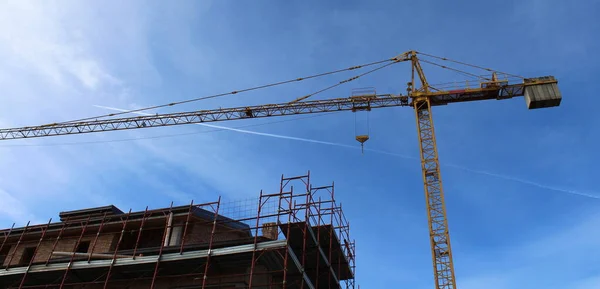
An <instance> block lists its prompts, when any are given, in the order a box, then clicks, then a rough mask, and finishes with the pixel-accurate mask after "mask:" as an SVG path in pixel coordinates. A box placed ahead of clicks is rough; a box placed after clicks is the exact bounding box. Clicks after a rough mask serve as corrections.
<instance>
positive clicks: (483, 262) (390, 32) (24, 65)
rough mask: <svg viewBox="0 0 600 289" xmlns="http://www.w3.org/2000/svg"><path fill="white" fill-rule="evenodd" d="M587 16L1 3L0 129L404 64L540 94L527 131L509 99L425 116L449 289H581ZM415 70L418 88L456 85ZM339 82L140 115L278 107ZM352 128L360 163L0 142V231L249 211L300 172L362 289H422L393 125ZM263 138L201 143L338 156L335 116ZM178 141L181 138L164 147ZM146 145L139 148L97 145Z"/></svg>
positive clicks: (211, 136) (185, 143) (401, 135)
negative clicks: (344, 224) (72, 219)
mask: <svg viewBox="0 0 600 289" xmlns="http://www.w3.org/2000/svg"><path fill="white" fill-rule="evenodd" d="M599 9H600V5H599V3H598V1H592V0H590V1H578V2H577V4H574V3H573V4H568V3H567V2H565V1H554V0H551V1H541V0H534V1H531V0H524V1H506V2H503V3H502V4H495V5H483V4H481V2H480V1H461V2H460V3H449V2H448V3H446V2H442V1H413V2H409V3H402V2H399V1H373V0H372V1H368V2H366V1H328V2H326V3H325V2H324V1H262V0H261V1H235V2H234V1H221V0H220V1H195V2H192V1H178V2H177V5H166V4H163V3H159V2H158V1H151V2H150V3H143V2H141V1H127V2H126V3H119V2H118V1H103V2H102V4H100V3H91V2H88V3H85V4H83V3H81V2H77V1H61V2H60V5H55V6H53V5H51V3H50V2H44V3H39V2H37V3H36V4H32V3H31V2H29V1H5V2H3V3H1V4H0V56H1V58H2V59H3V60H2V62H0V87H2V94H1V96H0V97H2V106H0V126H1V127H14V126H24V125H35V124H42V123H49V122H54V121H57V120H68V119H74V118H80V117H86V116H90V115H98V114H103V113H106V112H107V110H105V109H101V108H98V107H94V105H103V106H111V107H117V108H128V109H129V108H136V107H142V106H149V105H155V104H162V103H166V102H172V101H176V100H183V99H188V98H193V97H199V96H203V95H209V94H214V93H220V92H224V91H230V90H234V89H241V88H246V87H249V86H255V85H259V84H265V83H270V82H274V81H280V80H286V79H289V78H296V77H299V76H304V75H310V74H314V73H318V72H324V71H330V70H334V69H338V68H345V67H349V66H352V65H356V64H361V63H365V62H370V61H375V60H380V59H384V58H389V57H392V56H395V55H396V54H398V53H401V52H404V51H406V50H410V49H415V50H419V51H423V52H427V53H430V54H434V55H439V56H445V57H448V58H452V59H457V60H461V61H464V62H467V63H473V64H477V65H481V66H486V67H492V68H494V69H497V70H500V71H506V72H510V73H514V74H519V75H525V76H543V75H549V74H550V75H554V76H556V77H557V78H558V79H559V82H560V87H561V90H562V93H563V96H564V99H563V103H562V105H561V107H559V108H555V109H548V110H536V111H528V110H527V109H526V108H525V104H524V101H523V99H513V100H507V101H489V102H478V103H468V104H457V105H451V106H447V107H438V108H435V109H434V112H433V113H434V119H435V125H436V132H437V139H438V147H439V152H440V161H441V163H442V166H443V168H442V179H443V181H444V186H445V191H446V199H447V207H448V215H449V221H450V224H449V226H450V229H451V237H452V242H453V248H454V257H455V266H456V274H457V282H458V286H459V288H462V289H470V288H482V287H485V288H490V289H496V288H507V289H518V288H531V287H544V288H573V289H578V288H600V266H599V265H598V264H597V262H595V261H596V260H598V258H600V252H598V250H597V249H596V248H597V244H598V243H599V242H600V230H599V229H598V228H600V213H598V212H599V209H600V200H599V199H597V198H600V189H598V188H597V184H596V179H595V178H596V177H597V176H596V171H597V169H596V167H595V165H596V163H598V162H599V161H600V157H599V156H598V154H597V152H596V150H595V149H594V147H595V146H596V145H597V143H598V140H599V138H598V133H597V129H596V127H597V126H598V124H600V117H598V116H597V115H594V112H593V110H592V108H594V105H598V104H600V101H599V100H598V98H597V97H596V95H595V94H596V91H595V87H594V86H592V85H591V82H592V81H595V79H593V77H594V76H595V75H598V73H600V69H599V68H598V64H599V61H598V56H597V53H595V52H596V51H598V49H599V48H600V47H599V42H598V41H597V40H596V39H597V37H595V33H594V31H596V30H597V29H598V28H599V27H600V25H599V22H598V20H597V19H596V15H595V13H594V12H595V11H598V10H599ZM406 67H407V66H403V64H397V65H395V66H394V67H391V68H388V69H385V70H383V71H380V72H377V73H376V74H373V75H372V76H369V77H365V78H361V79H360V80H357V81H355V82H352V83H350V84H348V85H346V86H342V87H340V88H339V89H333V90H330V91H328V92H327V93H324V94H322V95H319V97H320V98H329V97H345V96H347V95H349V94H350V91H351V89H352V88H356V87H365V86H373V87H376V88H377V90H378V92H381V93H400V92H404V90H405V84H406V82H407V81H408V77H409V74H407V73H406ZM425 69H428V70H426V73H427V75H428V76H429V77H430V81H431V79H434V80H433V81H431V82H434V83H436V82H438V83H439V82H447V81H455V80H456V79H454V78H450V79H448V78H444V77H441V76H443V74H441V73H439V72H437V70H436V69H435V68H431V67H430V66H425ZM345 76H346V77H349V76H350V74H346V75H345ZM436 76H438V77H440V78H436ZM341 77H344V76H341ZM453 77H454V76H453ZM339 80H340V77H335V78H325V79H321V80H317V81H307V82H301V83H297V84H293V85H289V86H284V87H278V88H275V89H269V90H261V91H259V92H253V93H247V94H239V95H236V96H229V97H224V98H217V99H212V100H208V101H204V102H198V103H192V104H186V105H182V106H177V107H174V108H170V109H165V110H160V111H159V112H170V111H185V110H194V109H206V108H216V107H228V106H238V105H249V104H261V103H269V102H284V101H288V100H291V99H294V98H296V97H298V96H301V95H305V94H307V93H310V92H313V91H315V90H318V89H320V88H323V87H325V86H328V85H330V84H333V83H335V82H337V81H339ZM362 117H364V116H362ZM369 117H370V119H369V123H370V134H371V140H369V141H368V142H367V144H366V148H367V149H370V150H368V151H366V152H365V154H364V155H361V154H360V150H359V149H358V147H357V148H356V149H351V148H343V147H337V146H331V145H324V144H316V143H307V142H301V141H297V140H286V139H279V138H272V137H266V136H258V135H249V134H242V133H239V132H232V131H218V132H210V130H211V129H209V128H203V127H200V126H186V127H170V128H157V129H151V130H138V131H125V132H113V133H104V134H92V135H79V136H66V137H57V138H43V139H34V140H26V141H22V140H17V141H10V142H9V141H7V142H2V143H0V159H1V160H2V163H3V166H1V167H0V170H1V171H0V198H1V199H2V202H0V226H2V227H9V226H10V225H11V224H12V223H13V222H17V224H20V225H24V224H25V223H26V222H27V220H33V221H35V222H44V221H45V220H47V219H48V218H49V217H56V215H57V213H58V211H63V210H69V209H77V208H82V207H90V206H96V205H105V204H110V203H113V204H116V205H118V206H119V207H121V208H122V209H125V210H126V209H128V208H130V207H132V208H133V209H134V210H143V208H144V207H145V206H146V205H149V206H151V207H163V206H168V204H169V203H170V201H174V202H175V203H176V204H184V203H188V202H189V201H190V200H191V199H194V200H196V201H209V200H210V201H212V200H216V198H217V195H219V194H221V195H223V196H224V197H226V198H228V199H238V198H242V199H243V198H253V197H256V196H257V194H258V192H259V190H260V189H265V190H267V191H272V190H276V189H277V187H278V181H279V177H280V175H281V174H282V173H283V174H286V175H298V174H303V173H305V172H306V171H307V170H309V169H310V170H311V174H312V176H313V180H314V182H315V184H329V183H330V182H331V181H335V182H336V195H337V199H338V200H339V201H341V202H342V203H343V204H344V209H345V212H346V214H347V216H348V218H349V220H350V222H351V226H352V235H353V236H354V238H355V239H356V242H357V256H358V260H357V265H358V268H357V282H358V283H359V284H361V287H362V288H384V287H389V286H390V285H392V284H393V285H394V286H398V285H401V286H402V287H406V288H417V289H418V288H431V286H432V283H433V281H432V279H433V278H432V277H433V276H432V268H431V257H430V252H429V241H428V236H427V234H428V233H427V223H426V220H427V219H426V213H425V203H424V197H423V188H422V185H421V184H422V180H421V175H420V166H419V162H418V160H417V159H416V158H417V157H418V144H417V135H416V128H415V123H414V115H413V111H412V110H411V109H409V108H392V109H382V110H375V111H373V112H372V113H370V115H369ZM359 119H360V116H359ZM279 120H284V119H265V120H254V121H248V122H245V121H240V122H231V123H219V125H225V126H231V127H235V126H243V125H254V124H264V123H267V124H265V125H262V126H256V127H249V128H246V129H248V130H253V131H258V132H263V133H271V134H280V135H286V136H293V137H298V138H308V139H315V140H320V141H327V142H335V143H341V144H346V145H353V146H357V144H356V142H355V141H354V128H355V122H354V115H352V114H351V113H338V114H334V115H324V116H319V117H314V118H308V119H302V120H297V121H286V122H280V123H270V122H273V121H279ZM359 125H361V124H360V123H359ZM185 133H193V134H188V135H181V136H176V137H165V136H166V135H173V134H185ZM148 137H158V138H154V139H141V140H137V141H115V142H105V141H112V140H122V139H127V138H148ZM82 142H102V143H96V144H89V143H88V144H86V143H82ZM72 143H78V144H72ZM595 144H596V145H595ZM376 151H386V152H391V153H395V154H400V155H404V156H408V158H402V157H397V156H390V155H386V154H381V153H378V152H376ZM569 192H575V193H584V194H587V195H590V196H592V197H584V196H581V195H576V194H573V193H569ZM594 196H595V197H597V198H594Z"/></svg>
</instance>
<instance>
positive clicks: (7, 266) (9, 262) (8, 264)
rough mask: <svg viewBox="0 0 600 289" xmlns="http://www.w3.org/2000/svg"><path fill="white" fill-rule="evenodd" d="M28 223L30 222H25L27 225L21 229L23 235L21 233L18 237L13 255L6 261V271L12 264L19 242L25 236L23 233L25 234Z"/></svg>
mask: <svg viewBox="0 0 600 289" xmlns="http://www.w3.org/2000/svg"><path fill="white" fill-rule="evenodd" d="M30 222H31V221H29V222H27V225H26V226H25V228H24V229H23V233H21V236H20V237H19V240H18V241H17V245H15V249H14V250H13V253H12V254H11V255H10V259H8V263H7V264H6V270H8V268H9V267H10V265H11V264H12V260H13V258H14V257H15V254H16V253H17V250H18V249H19V245H21V242H22V241H23V236H25V232H27V229H28V228H29V223H30Z"/></svg>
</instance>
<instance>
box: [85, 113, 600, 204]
mask: <svg viewBox="0 0 600 289" xmlns="http://www.w3.org/2000/svg"><path fill="white" fill-rule="evenodd" d="M94 106H95V107H98V108H103V109H108V110H114V111H120V112H126V111H129V110H126V109H121V108H115V107H108V106H102V105H94ZM132 113H133V114H138V115H153V114H151V113H144V112H132ZM195 124H196V125H201V126H206V127H211V128H217V129H223V130H229V131H235V132H240V133H246V134H253V135H260V136H267V137H272V138H279V139H287V140H295V141H303V142H309V143H316V144H324V145H330V146H337V147H344V148H351V149H360V147H358V146H351V145H347V144H342V143H335V142H327V141H320V140H315V139H308V138H300V137H292V136H286V135H279V134H272V133H264V132H257V131H251V130H245V129H238V128H231V127H226V126H220V125H214V124H208V123H195ZM364 150H365V151H370V152H374V153H379V154H385V155H390V156H395V157H399V158H403V159H411V160H419V158H417V157H412V156H407V155H403V154H397V153H392V152H387V151H382V150H376V149H369V148H365V149H364ZM440 165H441V166H446V167H452V168H455V169H459V170H463V171H467V172H471V173H475V174H480V175H486V176H490V177H495V178H499V179H504V180H508V181H513V182H518V183H522V184H526V185H530V186H534V187H538V188H541V189H547V190H551V191H556V192H561V193H566V194H571V195H576V196H581V197H587V198H592V199H598V200H600V193H595V194H588V193H584V192H580V191H577V190H568V189H563V188H558V187H554V186H549V185H544V184H541V183H537V182H533V181H529V180H524V179H520V178H517V177H512V176H507V175H502V174H497V173H492V172H488V171H483V170H475V169H470V168H467V167H464V166H459V165H455V164H449V163H444V164H443V163H440Z"/></svg>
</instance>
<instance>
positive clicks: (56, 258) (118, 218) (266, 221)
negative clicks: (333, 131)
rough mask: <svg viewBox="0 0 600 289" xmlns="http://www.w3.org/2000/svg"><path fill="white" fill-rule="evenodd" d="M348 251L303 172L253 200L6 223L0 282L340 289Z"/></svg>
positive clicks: (337, 220) (327, 201)
mask: <svg viewBox="0 0 600 289" xmlns="http://www.w3.org/2000/svg"><path fill="white" fill-rule="evenodd" d="M294 185H296V189H295V190H294ZM298 185H299V186H300V187H298ZM354 248H355V247H354V241H353V240H352V239H350V235H349V225H348V222H347V220H346V218H345V217H344V214H343V212H342V210H341V205H340V204H338V203H336V201H335V199H334V187H333V185H331V186H325V187H313V186H312V185H311V184H310V174H307V175H304V176H298V177H292V178H285V177H282V178H281V185H280V191H279V192H277V193H273V194H267V193H263V192H261V193H260V197H259V198H258V200H257V199H254V200H253V201H245V202H231V203H225V202H221V198H219V199H218V200H217V201H215V202H211V203H204V204H194V202H192V203H190V204H188V205H184V206H173V205H172V204H171V205H170V206H168V207H166V208H162V209H152V210H150V209H148V208H147V209H146V210H144V211H139V212H132V211H131V210H129V211H128V212H123V211H121V210H119V209H118V208H117V207H115V206H106V207H99V208H90V209H83V210H77V211H69V212H61V213H60V222H52V220H50V221H48V223H47V224H38V225H30V224H27V225H26V226H25V227H15V226H14V225H13V227H12V228H10V229H5V230H2V231H0V264H1V266H2V267H0V288H310V289H313V288H346V289H347V288H354V287H355V282H354V269H355V259H354V258H355V254H354Z"/></svg>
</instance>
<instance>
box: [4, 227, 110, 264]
mask: <svg viewBox="0 0 600 289" xmlns="http://www.w3.org/2000/svg"><path fill="white" fill-rule="evenodd" d="M95 238H96V235H93V236H85V237H83V238H82V239H81V243H85V242H89V248H88V250H85V251H82V253H89V252H90V251H91V250H92V246H94V245H93V244H94V239H95ZM116 238H117V236H116V235H115V234H111V233H106V234H101V235H100V236H98V240H97V241H96V245H95V246H94V248H93V249H94V251H93V253H106V252H110V251H111V248H112V246H113V244H114V243H115V242H116ZM77 240H78V238H73V237H69V238H63V239H61V240H59V242H58V243H57V244H56V248H55V249H54V251H55V252H73V251H74V250H75V249H76V248H75V243H77ZM55 241H56V237H54V238H52V237H48V239H47V240H44V241H42V243H41V244H40V246H39V248H38V249H37V252H36V253H35V257H34V259H33V262H34V263H44V262H46V261H47V260H48V258H50V254H51V253H52V247H53V246H54V243H55ZM37 244H38V242H27V243H22V244H19V247H18V248H17V246H16V245H13V246H11V247H10V250H9V251H8V255H7V257H6V259H5V260H4V263H3V264H2V265H3V266H7V265H9V264H8V263H9V261H10V266H11V267H14V266H26V265H28V264H29V262H23V257H24V256H23V255H24V254H25V253H32V252H31V251H32V250H31V249H30V248H35V247H36V246H37ZM27 250H30V251H29V252H28V251H27ZM13 254H14V256H13V257H12V261H11V260H10V259H11V255H13ZM57 257H59V256H56V255H55V256H54V258H57ZM63 257H64V256H63Z"/></svg>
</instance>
